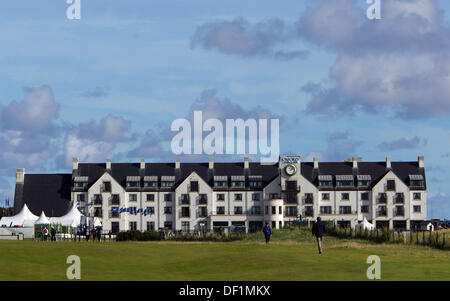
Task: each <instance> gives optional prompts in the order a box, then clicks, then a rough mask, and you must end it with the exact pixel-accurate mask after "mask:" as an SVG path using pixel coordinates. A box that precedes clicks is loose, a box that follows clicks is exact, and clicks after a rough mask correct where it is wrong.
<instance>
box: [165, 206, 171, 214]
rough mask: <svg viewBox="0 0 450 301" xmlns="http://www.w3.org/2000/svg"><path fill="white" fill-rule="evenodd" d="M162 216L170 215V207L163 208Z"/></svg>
mask: <svg viewBox="0 0 450 301" xmlns="http://www.w3.org/2000/svg"><path fill="white" fill-rule="evenodd" d="M164 214H172V207H164Z"/></svg>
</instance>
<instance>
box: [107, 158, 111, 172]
mask: <svg viewBox="0 0 450 301" xmlns="http://www.w3.org/2000/svg"><path fill="white" fill-rule="evenodd" d="M106 169H109V170H111V160H110V159H106Z"/></svg>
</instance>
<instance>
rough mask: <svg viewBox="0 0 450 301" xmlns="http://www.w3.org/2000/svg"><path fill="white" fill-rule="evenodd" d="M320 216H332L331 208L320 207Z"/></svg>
mask: <svg viewBox="0 0 450 301" xmlns="http://www.w3.org/2000/svg"><path fill="white" fill-rule="evenodd" d="M320 214H331V206H320Z"/></svg>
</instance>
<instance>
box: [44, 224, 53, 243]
mask: <svg viewBox="0 0 450 301" xmlns="http://www.w3.org/2000/svg"><path fill="white" fill-rule="evenodd" d="M48 235H49V233H48V229H47V227H44V229H43V230H42V237H43V238H44V240H47V239H48ZM50 240H51V241H56V230H55V228H53V227H52V228H51V229H50Z"/></svg>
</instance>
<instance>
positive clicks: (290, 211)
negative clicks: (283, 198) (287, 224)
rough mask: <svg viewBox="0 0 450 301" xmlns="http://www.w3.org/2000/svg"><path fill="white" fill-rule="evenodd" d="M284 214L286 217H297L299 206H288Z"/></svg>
mask: <svg viewBox="0 0 450 301" xmlns="http://www.w3.org/2000/svg"><path fill="white" fill-rule="evenodd" d="M284 212H285V215H286V216H297V206H287V207H285V211H284Z"/></svg>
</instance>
